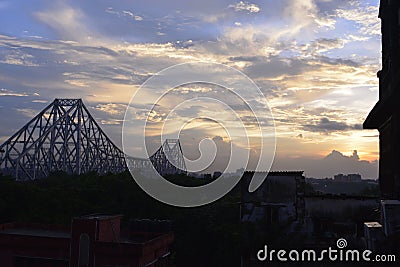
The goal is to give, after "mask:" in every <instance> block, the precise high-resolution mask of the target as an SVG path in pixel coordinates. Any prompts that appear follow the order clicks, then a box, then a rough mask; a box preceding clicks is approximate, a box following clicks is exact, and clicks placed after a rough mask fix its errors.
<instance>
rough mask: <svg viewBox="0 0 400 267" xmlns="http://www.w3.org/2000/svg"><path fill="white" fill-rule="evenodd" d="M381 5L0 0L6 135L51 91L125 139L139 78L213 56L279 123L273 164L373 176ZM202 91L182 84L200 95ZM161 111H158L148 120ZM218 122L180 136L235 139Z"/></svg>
mask: <svg viewBox="0 0 400 267" xmlns="http://www.w3.org/2000/svg"><path fill="white" fill-rule="evenodd" d="M378 5H379V1H378V0H365V1H361V0H304V1H298V0H282V1H272V0H263V1H259V0H257V1H228V0H221V1H215V0H203V1H182V0H171V1H163V0H148V1H128V0H120V1H105V0H98V1H78V0H71V1H63V0H52V1H50V0H37V1H22V0H13V1H0V114H1V116H0V123H1V125H2V126H1V128H0V142H3V141H5V140H7V138H8V137H9V136H11V135H12V134H13V133H14V132H16V131H17V130H18V129H19V128H21V127H22V126H23V125H24V124H25V123H26V122H28V120H29V119H30V118H32V117H33V116H35V115H36V114H37V113H38V112H39V111H40V110H42V109H43V108H44V107H45V106H46V103H50V102H51V101H52V100H53V99H54V98H82V99H83V100H84V103H85V104H86V106H87V107H88V108H89V110H90V112H91V113H92V115H93V116H94V117H95V118H96V120H97V121H98V122H99V123H100V125H101V127H102V129H103V130H104V131H105V132H106V133H107V135H109V136H110V137H111V139H112V140H114V141H115V143H116V144H117V145H119V146H121V130H122V124H123V120H124V114H125V111H126V108H127V105H128V103H129V100H130V99H131V97H132V95H133V94H134V93H135V92H136V91H137V90H138V88H139V87H140V85H141V84H142V83H143V82H145V81H146V80H147V79H148V78H150V77H152V76H153V75H154V74H156V73H158V72H160V71H161V70H163V69H165V68H167V67H170V66H173V65H175V64H181V63H187V62H198V61H201V62H213V63H219V64H225V65H227V66H229V67H233V68H235V69H237V70H239V71H241V72H243V73H244V74H245V75H247V76H248V77H249V78H250V79H252V80H253V81H254V82H255V84H256V85H257V86H258V87H259V88H260V90H261V91H262V93H263V94H264V95H265V97H266V100H267V102H268V105H269V107H270V110H271V113H272V115H273V117H274V120H275V128H276V154H275V160H274V162H273V166H272V169H273V170H304V171H305V175H306V176H308V177H332V176H333V175H334V174H336V173H360V174H362V175H363V177H364V178H376V177H377V172H378V158H379V151H378V132H377V131H375V130H363V129H362V123H363V121H364V119H365V118H366V116H367V114H368V112H369V111H370V110H371V108H372V107H373V105H374V104H375V103H376V101H377V99H378V79H377V78H376V72H377V71H378V70H379V69H380V64H381V63H380V60H381V43H380V21H379V19H378ZM196 88H197V89H196V90H193V88H192V89H190V90H188V89H187V88H186V89H185V88H181V89H180V90H181V91H179V92H180V94H181V95H183V94H185V93H188V92H189V93H196V94H198V93H199V90H198V88H199V87H196ZM207 90H208V89H206V90H205V91H207ZM200 91H201V90H200ZM191 105H192V106H189V107H186V111H185V112H181V114H180V116H181V117H183V118H185V117H190V116H192V115H193V114H195V115H201V112H202V105H201V104H199V103H192V104H191ZM161 109H162V107H161V106H160V110H161ZM139 118H140V116H139V117H138V118H137V119H139ZM159 118H163V113H162V112H161V111H160V112H159V113H158V114H155V115H154V116H153V119H154V120H155V121H157V120H158V119H159ZM207 123H209V124H207ZM211 125H212V122H205V121H200V122H198V123H197V124H196V125H195V126H196V127H191V128H190V129H187V135H186V136H188V135H189V136H190V137H191V139H190V140H189V139H188V140H187V141H185V136H182V143H183V144H182V145H183V150H184V153H185V154H187V156H188V157H189V158H196V157H197V156H198V150H196V149H193V148H192V147H191V145H193V144H194V143H195V144H197V143H198V142H200V140H202V139H203V138H205V137H206V138H209V139H211V140H213V141H214V142H215V143H216V144H217V147H227V146H228V145H229V142H230V140H228V139H227V137H226V136H225V135H224V133H223V132H221V129H216V130H215V131H213V130H212V129H213V127H211ZM193 129H195V131H194V130H193ZM222 151H225V150H224V149H222ZM252 153H253V154H254V153H255V154H257V153H258V152H257V147H252V151H250V154H252ZM223 158H224V157H222V161H223ZM221 164H222V165H223V163H221ZM217 165H218V164H217ZM216 168H218V166H217V167H216Z"/></svg>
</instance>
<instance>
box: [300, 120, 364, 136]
mask: <svg viewBox="0 0 400 267" xmlns="http://www.w3.org/2000/svg"><path fill="white" fill-rule="evenodd" d="M303 129H304V130H306V131H310V132H320V133H331V132H337V131H341V132H343V131H349V130H361V129H362V125H361V124H355V125H348V124H347V123H345V122H339V121H332V120H329V119H328V118H326V117H323V118H321V119H320V120H319V121H318V122H316V123H313V124H308V125H304V126H303Z"/></svg>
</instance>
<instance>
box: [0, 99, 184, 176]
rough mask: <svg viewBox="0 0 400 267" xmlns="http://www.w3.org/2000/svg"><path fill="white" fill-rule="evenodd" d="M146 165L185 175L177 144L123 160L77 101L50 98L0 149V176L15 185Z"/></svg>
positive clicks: (171, 142) (172, 141)
mask: <svg viewBox="0 0 400 267" xmlns="http://www.w3.org/2000/svg"><path fill="white" fill-rule="evenodd" d="M168 159H169V160H168ZM170 161H172V162H173V163H174V164H172V163H171V162H170ZM151 164H152V165H153V166H154V168H155V169H156V170H157V171H158V172H159V173H160V174H161V175H164V174H176V173H182V172H184V173H186V166H185V161H184V157H183V155H182V149H181V145H180V142H179V140H177V139H167V140H165V142H164V143H163V144H162V146H161V147H160V148H159V149H158V150H157V151H156V152H155V153H154V154H153V155H152V156H151V157H150V158H149V159H143V158H135V157H131V156H126V155H125V154H124V152H123V151H122V150H121V149H120V148H118V147H117V146H116V145H115V144H114V143H113V141H112V140H111V139H110V138H109V137H108V136H107V135H106V134H105V133H104V132H103V130H102V129H101V128H100V126H99V125H98V123H97V122H96V121H95V119H94V118H93V117H92V115H91V114H90V112H89V111H88V109H87V108H86V106H85V105H84V104H83V102H82V100H81V99H55V100H54V101H53V102H52V103H51V104H50V105H48V106H47V107H46V108H45V109H43V110H42V111H41V112H40V113H39V114H38V115H36V116H35V117H34V118H33V119H32V120H30V121H29V122H28V123H27V124H26V125H25V126H23V127H22V128H21V129H20V130H19V131H18V132H16V133H15V134H14V135H12V136H11V137H10V138H9V139H8V140H7V141H6V142H5V143H4V144H2V145H1V146H0V171H1V172H2V173H3V174H7V175H12V176H13V177H15V178H16V179H17V180H34V179H37V178H42V177H46V176H48V175H50V174H51V173H53V172H57V171H62V172H66V173H68V174H77V175H79V174H84V173H88V172H97V173H99V174H106V173H121V172H124V171H125V170H127V165H129V167H130V168H135V169H142V168H148V167H151Z"/></svg>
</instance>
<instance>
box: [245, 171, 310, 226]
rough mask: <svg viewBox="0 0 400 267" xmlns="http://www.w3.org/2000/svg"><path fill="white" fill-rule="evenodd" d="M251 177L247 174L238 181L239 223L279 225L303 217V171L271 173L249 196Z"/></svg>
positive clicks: (252, 173) (250, 174)
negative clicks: (239, 198)
mask: <svg viewBox="0 0 400 267" xmlns="http://www.w3.org/2000/svg"><path fill="white" fill-rule="evenodd" d="M253 175H254V172H250V171H246V172H245V173H244V174H243V177H242V179H241V181H240V183H241V220H242V222H245V221H249V222H266V223H267V224H279V223H286V222H289V221H294V220H297V219H299V218H301V217H302V216H303V214H304V199H303V196H304V188H303V187H304V184H305V178H304V176H303V171H271V172H269V173H268V176H267V178H266V179H265V181H264V182H263V183H262V184H261V186H260V187H259V188H258V189H257V190H256V191H254V192H252V193H250V192H249V191H248V188H249V184H250V181H251V179H252V178H253Z"/></svg>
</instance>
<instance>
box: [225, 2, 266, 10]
mask: <svg viewBox="0 0 400 267" xmlns="http://www.w3.org/2000/svg"><path fill="white" fill-rule="evenodd" d="M229 7H230V8H234V9H235V11H247V12H250V13H258V12H260V11H261V9H260V7H259V6H257V5H256V4H251V3H249V2H243V1H240V2H238V3H236V4H235V5H229Z"/></svg>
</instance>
